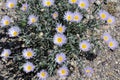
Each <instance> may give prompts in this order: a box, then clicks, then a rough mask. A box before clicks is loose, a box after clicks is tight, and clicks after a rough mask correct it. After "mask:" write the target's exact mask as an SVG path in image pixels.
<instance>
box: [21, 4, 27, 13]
mask: <svg viewBox="0 0 120 80" xmlns="http://www.w3.org/2000/svg"><path fill="white" fill-rule="evenodd" d="M27 9H28V4H27V3H24V4H22V7H21V10H22V11H27Z"/></svg>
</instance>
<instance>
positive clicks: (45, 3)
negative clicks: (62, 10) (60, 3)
mask: <svg viewBox="0 0 120 80" xmlns="http://www.w3.org/2000/svg"><path fill="white" fill-rule="evenodd" d="M42 4H43V6H46V7H50V6H52V5H54V0H42Z"/></svg>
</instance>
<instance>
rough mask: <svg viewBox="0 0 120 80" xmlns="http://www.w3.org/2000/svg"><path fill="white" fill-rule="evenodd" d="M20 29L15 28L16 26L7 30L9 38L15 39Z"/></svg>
mask: <svg viewBox="0 0 120 80" xmlns="http://www.w3.org/2000/svg"><path fill="white" fill-rule="evenodd" d="M20 31H21V30H20V28H19V27H17V26H14V27H11V28H10V29H9V30H8V34H9V36H10V37H16V36H18V35H19V33H20Z"/></svg>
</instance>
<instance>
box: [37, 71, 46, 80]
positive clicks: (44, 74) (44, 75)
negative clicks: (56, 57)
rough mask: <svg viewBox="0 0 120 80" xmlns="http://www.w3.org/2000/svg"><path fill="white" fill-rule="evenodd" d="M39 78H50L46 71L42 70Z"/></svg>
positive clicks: (38, 74)
mask: <svg viewBox="0 0 120 80" xmlns="http://www.w3.org/2000/svg"><path fill="white" fill-rule="evenodd" d="M37 76H38V77H39V79H40V80H46V78H47V77H48V73H47V71H45V70H41V71H40V72H39V73H37Z"/></svg>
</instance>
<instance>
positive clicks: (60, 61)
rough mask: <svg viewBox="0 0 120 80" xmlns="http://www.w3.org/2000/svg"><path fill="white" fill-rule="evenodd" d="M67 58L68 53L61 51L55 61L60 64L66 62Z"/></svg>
mask: <svg viewBox="0 0 120 80" xmlns="http://www.w3.org/2000/svg"><path fill="white" fill-rule="evenodd" d="M65 60H66V55H65V54H64V53H60V54H57V55H56V58H55V61H56V62H57V63H58V64H61V63H63V62H65Z"/></svg>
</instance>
